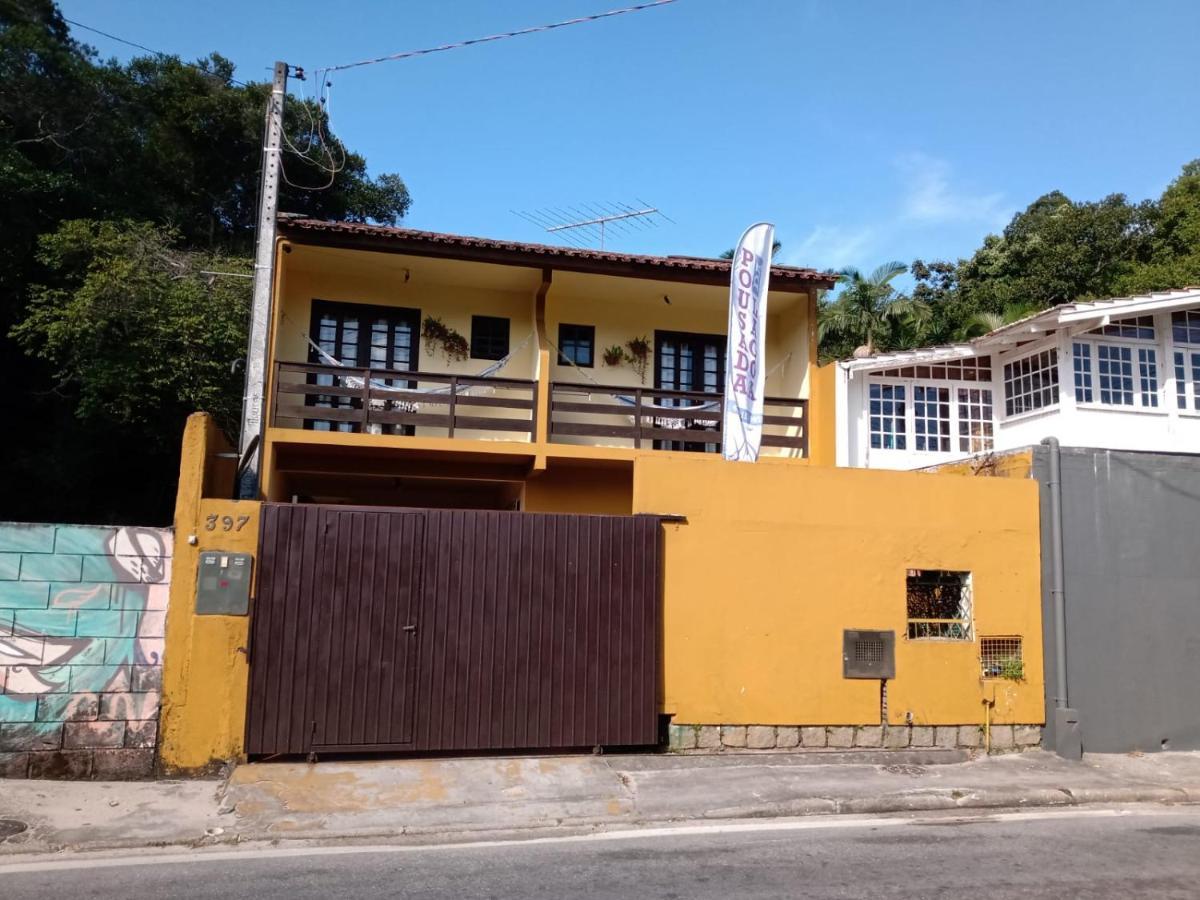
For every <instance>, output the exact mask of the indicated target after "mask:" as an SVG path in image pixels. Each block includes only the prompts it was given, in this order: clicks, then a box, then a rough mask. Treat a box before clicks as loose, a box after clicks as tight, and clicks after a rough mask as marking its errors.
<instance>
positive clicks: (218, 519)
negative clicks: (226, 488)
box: [204, 513, 250, 531]
mask: <svg viewBox="0 0 1200 900" xmlns="http://www.w3.org/2000/svg"><path fill="white" fill-rule="evenodd" d="M249 521H250V517H249V516H238V517H237V519H236V520H235V519H234V517H233V516H218V515H217V514H216V513H213V514H212V515H211V516H209V517H208V518H206V519H205V520H204V530H205V531H216V530H217V524H218V523H220V525H221V530H222V531H241V530H242V529H243V528H245V527H246V523H247V522H249Z"/></svg>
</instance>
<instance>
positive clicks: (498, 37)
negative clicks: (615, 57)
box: [324, 0, 675, 72]
mask: <svg viewBox="0 0 1200 900" xmlns="http://www.w3.org/2000/svg"><path fill="white" fill-rule="evenodd" d="M674 2H675V0H653V2H651V3H639V4H638V5H637V6H626V7H624V8H622V9H610V10H609V11H608V12H602V13H594V14H592V15H590V16H580V17H579V18H577V19H567V20H566V21H564V22H553V23H551V24H549V25H535V26H533V27H532V28H521V29H518V30H517V31H506V32H503V33H502V34H490V35H488V36H487V37H481V38H472V39H471V40H469V41H456V42H455V43H453V44H442V45H441V46H439V47H426V48H425V49H423V50H406V51H404V52H403V53H391V54H388V55H387V56H377V57H374V58H373V59H362V60H359V61H358V62H352V63H343V64H342V65H340V66H329V67H328V68H326V69H324V71H325V72H341V71H343V70H344V69H355V68H358V67H359V66H373V65H375V64H376V63H382V62H392V61H393V60H397V59H408V58H410V57H413V56H425V55H426V54H429V53H441V52H442V51H444V50H458V49H460V48H462V47H471V46H473V45H475V44H486V43H488V42H489V41H502V40H504V39H505V38H512V37H520V36H521V35H524V34H535V33H537V32H539V31H551V30H553V29H555V28H565V27H567V26H568V25H583V24H585V23H587V22H595V21H597V20H599V19H607V18H611V17H612V16H622V15H625V13H634V12H641V11H642V10H644V9H652V8H654V7H656V6H666V5H667V4H668V3H674Z"/></svg>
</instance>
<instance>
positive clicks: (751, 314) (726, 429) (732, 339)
mask: <svg viewBox="0 0 1200 900" xmlns="http://www.w3.org/2000/svg"><path fill="white" fill-rule="evenodd" d="M774 243H775V226H774V225H770V224H768V223H766V222H760V223H759V224H757V225H751V226H750V227H749V228H747V229H746V233H745V234H743V235H742V239H741V240H740V241H738V245H737V249H735V250H734V251H733V263H732V265H731V266H730V274H729V338H728V340H729V343H728V346H727V348H726V351H725V412H724V415H723V417H722V422H721V452H722V454H723V455H724V456H725V458H726V459H734V460H742V461H744V462H754V461H755V460H756V459H758V450H759V447H760V446H761V444H762V428H763V426H762V419H763V382H764V381H765V380H766V377H765V376H766V373H765V370H764V366H763V358H764V356H765V354H766V340H767V282H768V280H769V279H770V276H771V248H772V246H773V244H774Z"/></svg>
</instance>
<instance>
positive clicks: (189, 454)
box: [159, 413, 260, 772]
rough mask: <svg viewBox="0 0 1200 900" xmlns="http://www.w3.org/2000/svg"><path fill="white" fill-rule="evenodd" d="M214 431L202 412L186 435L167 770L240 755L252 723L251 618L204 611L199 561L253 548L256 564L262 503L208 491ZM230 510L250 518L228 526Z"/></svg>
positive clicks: (168, 687) (168, 659)
mask: <svg viewBox="0 0 1200 900" xmlns="http://www.w3.org/2000/svg"><path fill="white" fill-rule="evenodd" d="M213 432H214V429H213V428H212V424H211V420H210V419H209V418H208V416H206V415H204V414H202V413H197V414H195V415H193V416H191V417H190V418H189V419H188V424H187V428H186V430H185V433H184V439H183V454H182V459H181V462H180V470H179V491H178V493H177V496H176V506H175V535H176V539H175V545H176V546H175V560H174V570H173V573H172V578H171V602H170V607H169V609H168V613H167V636H166V651H165V653H164V656H163V660H164V669H163V699H162V718H161V722H160V726H159V759H160V762H161V764H162V766H163V768H164V769H165V770H166V771H168V772H176V771H180V772H186V771H197V770H205V769H208V768H211V767H212V766H213V765H214V764H216V763H219V762H221V761H223V760H227V759H233V758H236V757H238V756H240V755H241V753H242V746H243V735H244V732H245V727H246V687H247V675H248V671H249V670H248V668H247V665H246V656H245V654H244V653H242V652H240V651H239V649H238V648H239V647H245V646H246V644H247V639H248V636H249V618H248V617H246V616H197V615H196V614H195V607H196V568H197V564H198V560H199V556H200V552H201V551H203V550H227V551H229V552H231V553H252V554H255V557H256V560H255V563H256V564H257V551H258V513H259V509H260V504H259V503H257V502H254V501H233V500H213V499H205V498H203V497H202V493H203V485H204V473H205V469H206V465H207V461H208V457H209V455H210V451H211V450H212V449H213V444H214V434H213ZM226 515H228V516H232V517H233V519H234V522H235V525H236V522H237V519H238V517H240V516H249V520H248V521H247V522H246V524H245V525H244V526H242V528H241V529H240V530H237V529H236V528H235V529H231V530H230V531H228V532H227V531H225V530H224V527H223V521H222V519H223V517H224V516H226ZM210 516H212V517H215V518H213V519H210V518H209V517H210ZM210 522H211V524H212V525H213V527H212V529H211V530H209V528H208V525H209V524H210ZM192 535H195V536H196V541H197V542H196V544H192V543H191V541H190V536H192Z"/></svg>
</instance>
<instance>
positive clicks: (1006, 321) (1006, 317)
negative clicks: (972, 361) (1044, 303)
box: [958, 303, 1041, 341]
mask: <svg viewBox="0 0 1200 900" xmlns="http://www.w3.org/2000/svg"><path fill="white" fill-rule="evenodd" d="M1040 309H1041V307H1040V306H1038V305H1037V304H1036V303H1013V304H1011V305H1009V306H1006V307H1004V312H999V313H997V312H977V313H975V314H974V315H973V316H971V317H970V318H969V319H967V321H965V322H963V324H962V327H961V328H959V330H958V339H959V340H962V341H969V340H970V339H971V338H977V337H981V336H982V335H985V334H988V333H989V332H992V331H995V330H996V329H997V328H1003V327H1004V326H1005V325H1011V324H1012V323H1013V322H1016V321H1017V320H1018V319H1024V318H1025V317H1026V316H1029V315H1032V314H1033V313H1035V312H1038V311H1040Z"/></svg>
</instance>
